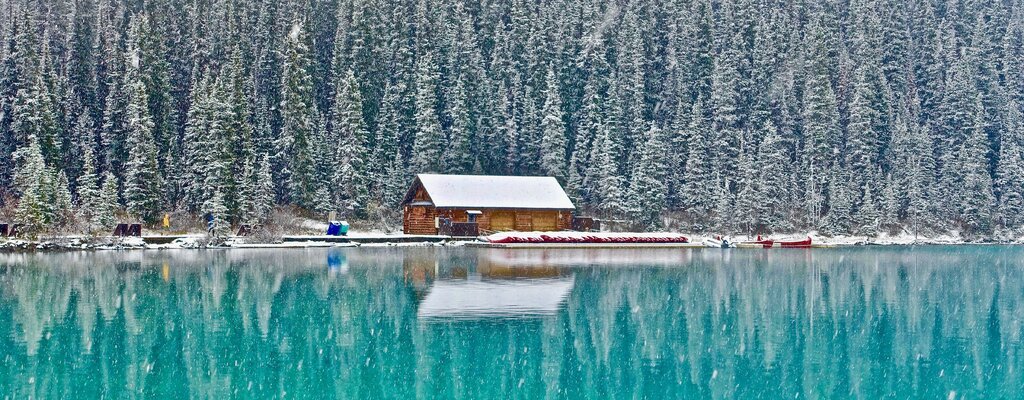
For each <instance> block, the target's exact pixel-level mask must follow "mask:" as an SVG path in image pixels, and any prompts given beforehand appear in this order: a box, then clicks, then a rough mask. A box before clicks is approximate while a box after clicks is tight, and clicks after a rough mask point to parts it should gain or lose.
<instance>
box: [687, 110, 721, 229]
mask: <svg viewBox="0 0 1024 400" xmlns="http://www.w3.org/2000/svg"><path fill="white" fill-rule="evenodd" d="M686 137H688V138H690V149H689V154H688V155H687V156H686V166H685V169H684V170H683V187H682V190H683V193H682V195H681V196H680V197H681V198H682V199H683V206H684V207H685V209H686V210H687V211H688V212H689V213H690V214H691V215H692V216H693V217H695V218H699V216H700V215H702V214H705V213H708V212H710V211H711V210H712V209H714V207H715V196H716V193H717V191H716V190H717V186H716V184H715V183H711V182H710V180H709V179H708V177H711V176H714V173H715V172H714V171H715V170H714V164H713V162H714V161H713V159H714V158H713V157H714V153H712V149H713V147H712V146H711V142H712V140H713V139H712V137H711V122H710V120H709V119H708V118H707V117H706V114H705V113H704V104H703V101H702V100H701V99H699V98H698V99H697V101H696V102H694V104H693V109H692V110H691V111H690V124H689V127H687V133H686Z"/></svg>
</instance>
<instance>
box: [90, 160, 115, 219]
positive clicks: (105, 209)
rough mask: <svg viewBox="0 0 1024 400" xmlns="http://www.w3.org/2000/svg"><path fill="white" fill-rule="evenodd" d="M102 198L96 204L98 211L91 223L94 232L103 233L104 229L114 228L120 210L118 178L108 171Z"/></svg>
mask: <svg viewBox="0 0 1024 400" xmlns="http://www.w3.org/2000/svg"><path fill="white" fill-rule="evenodd" d="M99 195H100V197H99V199H98V202H97V203H96V210H95V212H93V214H92V219H91V220H90V221H89V223H90V225H91V227H92V229H93V232H103V231H104V229H108V228H112V227H113V226H114V223H115V222H116V220H115V213H116V212H117V209H118V207H119V206H118V203H117V177H115V176H114V174H113V173H111V172H110V171H107V173H106V174H105V175H104V176H103V187H102V188H101V189H100V193H99Z"/></svg>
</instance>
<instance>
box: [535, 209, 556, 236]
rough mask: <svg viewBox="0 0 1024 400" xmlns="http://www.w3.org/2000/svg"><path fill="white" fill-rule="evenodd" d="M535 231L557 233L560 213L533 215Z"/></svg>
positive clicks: (550, 212) (547, 212) (551, 212)
mask: <svg viewBox="0 0 1024 400" xmlns="http://www.w3.org/2000/svg"><path fill="white" fill-rule="evenodd" d="M533 230H535V231H541V232H544V231H557V230H558V213H556V212H554V211H544V212H538V213H534V214H533Z"/></svg>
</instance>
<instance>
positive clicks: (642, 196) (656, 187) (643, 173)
mask: <svg viewBox="0 0 1024 400" xmlns="http://www.w3.org/2000/svg"><path fill="white" fill-rule="evenodd" d="M645 136H646V138H644V142H643V145H641V147H640V150H639V151H640V158H639V159H638V160H637V163H636V164H635V165H634V172H633V176H632V182H630V184H629V198H628V201H629V204H628V207H629V213H630V215H631V216H632V217H633V218H635V220H636V222H637V223H639V224H641V225H642V226H643V227H644V228H646V229H648V230H654V229H659V228H661V227H662V226H663V223H662V218H661V216H662V213H663V212H664V211H665V207H666V202H665V201H666V194H667V187H666V185H665V178H666V175H667V171H668V168H667V167H668V166H667V160H666V157H667V153H668V148H667V147H666V139H665V134H664V131H663V130H661V129H659V128H657V127H655V126H651V127H650V129H648V131H647V134H646V135H645Z"/></svg>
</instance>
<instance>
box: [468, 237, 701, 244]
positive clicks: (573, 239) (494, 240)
mask: <svg viewBox="0 0 1024 400" xmlns="http://www.w3.org/2000/svg"><path fill="white" fill-rule="evenodd" d="M488 241H489V242H491V243H503V244H504V243H612V244H614V243H689V242H690V239H689V238H687V237H686V236H682V235H665V236H649V235H644V236H632V235H621V236H609V235H600V236H598V235H573V236H567V235H566V236H562V235H522V236H516V235H503V236H501V237H497V238H488Z"/></svg>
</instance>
